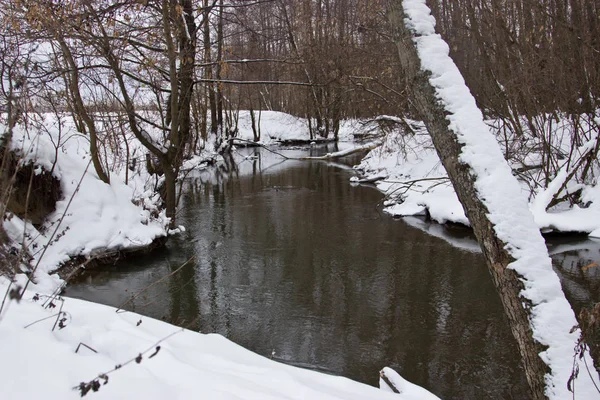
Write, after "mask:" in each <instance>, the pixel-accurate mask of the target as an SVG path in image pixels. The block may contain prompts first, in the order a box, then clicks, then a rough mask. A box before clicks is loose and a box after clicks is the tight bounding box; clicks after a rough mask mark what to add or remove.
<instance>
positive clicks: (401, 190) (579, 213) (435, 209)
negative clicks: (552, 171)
mask: <svg viewBox="0 0 600 400" xmlns="http://www.w3.org/2000/svg"><path fill="white" fill-rule="evenodd" d="M405 121H406V122H407V123H408V124H409V125H410V127H411V129H412V130H413V131H414V134H411V133H409V132H403V131H401V130H396V131H394V132H392V133H390V134H388V135H387V136H386V137H385V138H384V143H383V145H382V146H380V147H379V148H377V149H375V150H373V151H371V152H370V153H369V154H368V155H367V157H365V158H364V159H363V160H362V162H361V164H360V165H359V166H357V167H356V169H357V170H358V171H359V173H360V174H361V175H363V178H362V179H359V178H357V181H369V180H377V182H376V185H377V187H378V189H379V190H381V191H382V192H383V193H385V194H386V195H388V196H389V197H390V198H391V199H395V201H391V200H390V201H389V203H388V206H387V207H386V208H385V210H384V211H385V212H387V213H390V214H392V215H396V216H411V215H424V214H429V216H430V217H431V219H432V220H434V221H436V222H438V223H446V222H455V223H461V224H464V225H467V226H468V225H469V222H468V219H467V217H466V215H465V214H464V210H463V208H462V205H461V204H460V201H459V200H458V197H457V196H456V193H455V192H454V188H453V187H452V185H451V184H450V183H449V182H448V181H447V177H448V175H447V174H446V171H445V169H444V168H443V166H442V165H441V162H440V159H439V157H438V155H437V152H436V151H435V149H434V147H433V143H432V142H431V138H430V136H429V134H428V133H427V130H426V128H425V126H424V124H423V123H422V122H420V121H414V120H410V119H406V120H405ZM496 124H497V123H496V121H488V122H487V124H486V127H487V130H488V131H490V132H491V133H493V134H496V133H497V131H496V128H495V126H496ZM557 125H558V126H559V128H557V129H559V130H560V131H570V130H571V129H573V127H572V126H570V124H569V121H567V119H566V118H563V119H562V120H561V122H560V124H557ZM560 131H557V132H556V133H555V134H553V136H558V135H559V133H560ZM567 136H568V135H565V137H564V138H563V139H562V141H563V142H569V143H565V144H564V145H563V147H562V151H563V152H564V153H567V154H568V153H569V152H570V146H571V145H570V140H567V139H568V138H567ZM498 140H500V139H498ZM595 140H596V137H595V136H592V138H591V139H590V140H589V141H587V142H586V143H585V144H584V145H582V146H580V147H579V148H575V149H574V155H576V156H577V157H575V158H576V159H579V158H581V157H582V156H584V155H585V154H586V152H587V149H589V146H590V144H592V143H594V142H595ZM538 157H540V156H539V154H536V153H533V152H530V153H529V154H528V155H527V158H528V160H527V161H525V160H523V161H524V163H525V164H526V165H532V164H538V163H539V162H540V160H539V159H538ZM519 166H522V164H521V162H519V163H516V164H515V165H514V166H513V167H514V168H518V167H519ZM570 172H571V171H570V170H568V169H567V162H566V161H565V162H564V165H563V166H562V167H561V168H560V169H559V172H558V174H557V176H556V177H555V178H554V179H553V180H552V181H551V182H550V183H549V185H548V187H546V188H545V189H538V190H537V191H536V192H535V193H534V195H533V196H531V199H530V205H529V207H530V210H531V212H532V213H533V216H534V220H535V223H536V225H537V226H538V228H539V229H540V230H541V231H543V232H547V231H560V232H583V233H588V234H590V236H593V235H592V232H595V235H596V236H598V235H599V234H600V187H599V186H598V185H579V184H576V183H574V182H569V183H568V184H567V185H566V190H567V191H568V192H570V193H572V192H574V191H576V190H578V189H581V190H582V196H581V200H582V202H583V203H584V204H586V203H587V204H588V206H587V207H586V208H582V207H578V206H576V205H575V206H572V207H570V208H565V207H562V206H559V207H553V208H551V209H549V210H546V206H547V205H548V204H549V203H550V201H551V199H552V196H553V195H554V193H555V192H556V191H557V190H558V189H560V186H561V185H562V183H563V182H564V180H565V179H566V178H567V175H569V173H570ZM598 172H599V171H596V172H595V173H598ZM376 178H379V179H376ZM437 178H439V179H437ZM444 180H445V181H444ZM541 181H543V177H539V179H537V180H536V181H535V182H534V185H538V184H541V183H542V182H541ZM520 183H521V187H522V191H524V192H525V193H528V192H529V185H530V184H531V182H525V181H520ZM408 185H410V188H409V189H408V188H407V186H408ZM561 193H564V192H561Z"/></svg>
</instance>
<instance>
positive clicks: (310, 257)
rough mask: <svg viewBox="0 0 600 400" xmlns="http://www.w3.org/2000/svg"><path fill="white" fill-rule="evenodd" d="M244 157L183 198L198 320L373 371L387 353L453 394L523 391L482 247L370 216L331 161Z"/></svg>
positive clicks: (351, 372)
mask: <svg viewBox="0 0 600 400" xmlns="http://www.w3.org/2000/svg"><path fill="white" fill-rule="evenodd" d="M262 161H264V160H262ZM251 162H252V163H253V164H248V165H249V166H251V169H250V171H251V172H250V173H249V174H240V177H239V178H238V179H229V176H228V175H225V174H224V173H222V175H221V177H216V178H214V177H213V178H212V179H211V180H204V182H205V183H204V184H203V186H201V187H199V188H198V190H199V191H198V192H195V194H194V200H192V199H186V201H191V202H190V203H189V204H186V208H187V207H189V208H191V209H195V210H196V211H195V212H194V213H191V214H190V215H189V218H192V219H193V220H191V221H189V222H188V221H185V222H184V223H185V224H186V225H188V226H189V229H188V232H190V231H194V232H197V234H198V235H199V237H198V238H197V241H196V243H195V247H196V254H198V257H199V261H198V268H197V270H196V273H197V282H198V283H199V285H198V295H197V296H198V299H199V302H200V306H199V309H200V313H201V314H202V320H203V322H202V324H201V325H202V326H201V329H202V331H204V332H218V333H221V334H224V335H226V336H228V337H229V338H231V339H232V340H234V341H236V342H238V343H240V344H242V345H243V346H245V347H248V348H250V349H252V350H254V351H257V352H258V353H260V354H263V355H266V356H270V355H271V352H272V351H273V350H274V351H275V356H274V358H275V359H277V360H280V361H284V362H287V363H291V364H295V365H301V366H308V367H311V368H315V369H320V370H324V371H328V372H334V373H337V374H343V375H346V376H349V377H352V378H355V379H359V380H361V381H366V382H370V383H372V384H375V383H376V380H377V371H378V370H379V369H380V368H381V367H383V366H384V365H391V366H392V367H396V368H397V369H399V370H400V371H401V372H402V373H403V374H404V375H405V376H406V377H407V378H408V379H411V380H413V381H415V382H418V383H419V384H423V385H425V386H427V387H429V388H433V390H434V391H436V392H437V393H439V394H442V395H444V394H447V395H448V396H451V397H464V398H468V397H471V398H473V397H478V396H479V397H481V395H483V396H484V397H485V395H487V394H488V393H487V392H488V391H489V392H490V393H489V397H491V398H507V397H510V396H511V393H512V395H513V396H515V395H516V396H517V397H519V394H524V393H525V392H524V391H523V390H526V386H525V383H524V381H523V380H522V375H521V374H520V373H519V372H518V371H519V361H518V360H519V359H518V355H517V354H516V348H515V346H514V345H513V343H512V342H511V339H510V332H509V331H508V328H507V327H506V324H505V322H504V317H503V314H502V310H501V308H500V305H499V302H498V300H497V296H496V295H495V292H494V291H493V287H492V286H491V284H490V282H489V277H488V274H487V270H486V269H485V268H483V267H481V268H478V267H473V266H474V265H479V264H481V265H483V264H482V263H481V260H480V256H479V255H477V254H471V253H466V252H461V251H458V250H456V249H452V248H451V247H449V246H447V245H445V244H444V243H443V242H440V241H439V240H437V239H435V238H432V237H430V236H429V235H425V234H424V233H422V232H420V231H418V230H414V229H409V228H407V227H406V226H405V225H404V224H403V223H402V222H398V221H395V222H394V221H391V220H390V219H388V218H387V217H383V218H381V217H380V215H379V214H378V213H377V212H376V211H375V210H374V209H373V208H372V207H371V205H373V204H376V203H377V201H378V199H379V198H380V195H379V193H377V192H376V191H374V190H368V189H367V190H365V189H359V190H356V188H352V187H350V185H348V182H347V179H348V177H347V176H345V175H344V176H343V178H342V179H340V175H339V174H340V170H339V169H338V168H335V167H333V166H331V165H330V164H327V163H322V162H317V163H314V162H313V163H308V164H306V163H295V164H292V166H289V167H288V168H287V169H286V170H285V171H284V172H283V171H281V170H278V169H277V168H271V169H269V167H270V166H271V165H276V164H275V163H272V164H268V163H267V165H266V168H264V169H263V173H262V174H254V172H256V171H259V170H260V168H259V167H257V166H256V165H257V163H258V162H261V159H257V160H251ZM244 164H246V162H244V163H243V164H240V166H239V168H240V169H244V168H247V167H245V166H244ZM186 218H188V217H186ZM474 288H475V289H474ZM465 321H468V323H465ZM482 382H483V383H482ZM446 397H447V396H446Z"/></svg>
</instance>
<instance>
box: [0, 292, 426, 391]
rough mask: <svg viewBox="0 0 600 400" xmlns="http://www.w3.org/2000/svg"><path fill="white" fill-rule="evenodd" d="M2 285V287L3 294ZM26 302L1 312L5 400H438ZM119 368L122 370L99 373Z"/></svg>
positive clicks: (67, 306) (72, 308) (93, 307)
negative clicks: (83, 399) (82, 397)
mask: <svg viewBox="0 0 600 400" xmlns="http://www.w3.org/2000/svg"><path fill="white" fill-rule="evenodd" d="M6 288H7V285H6V282H5V281H2V282H0V290H1V291H2V293H5V291H6ZM34 296H35V292H34V291H29V292H28V293H27V294H26V295H25V296H24V299H23V300H22V301H21V302H20V303H16V302H14V301H9V302H8V303H7V304H6V305H5V309H4V311H3V312H2V316H1V317H2V319H1V320H0V354H2V361H1V362H0V387H1V388H2V389H1V392H2V397H3V398H5V399H17V398H21V399H35V398H44V399H61V400H62V399H71V398H72V399H76V398H79V397H80V392H81V389H80V388H79V385H80V383H82V382H83V383H84V386H83V387H84V388H85V387H86V383H90V382H92V383H91V384H89V386H90V388H91V386H93V385H94V384H93V381H94V380H97V381H98V383H99V384H100V386H99V387H98V388H99V390H98V392H97V393H92V392H90V393H88V394H87V396H88V397H91V398H98V399H131V398H143V399H148V400H149V399H167V398H168V399H192V398H198V397H200V398H206V399H257V400H258V399H260V400H265V399H324V400H325V399H382V400H383V399H400V400H402V399H404V400H418V399H421V400H427V399H432V400H433V399H437V397H436V396H433V395H432V394H430V393H429V392H427V391H426V390H424V389H422V388H420V387H418V386H415V385H412V384H410V383H408V382H406V381H403V380H402V379H401V378H398V377H393V374H391V373H388V376H390V375H391V376H390V377H391V379H394V378H395V379H396V381H397V382H398V384H399V387H400V388H402V389H403V393H402V394H401V395H397V394H394V393H389V392H387V391H384V390H379V389H377V388H374V387H371V386H367V385H364V384H360V383H358V382H354V381H351V380H349V379H346V378H342V377H335V376H330V375H326V374H322V373H317V372H313V371H308V370H304V369H301V368H296V367H291V366H287V365H284V364H280V363H277V362H275V361H271V360H269V359H266V358H264V357H262V356H259V355H257V354H254V353H252V352H250V351H248V350H245V349H243V348H242V347H240V346H238V345H236V344H234V343H233V342H230V341H229V340H227V339H225V338H224V337H222V336H220V335H215V334H209V335H204V334H200V333H197V332H192V331H189V330H185V329H182V328H178V327H175V326H173V325H170V324H167V323H164V322H161V321H157V320H154V319H151V318H147V317H143V316H140V315H138V314H135V313H130V312H124V313H117V312H115V309H114V308H112V307H107V306H103V305H98V304H93V303H89V302H85V301H81V300H75V299H59V298H57V299H54V300H53V301H52V302H53V304H54V306H53V307H51V308H48V307H43V304H44V303H46V305H48V304H49V302H48V301H47V300H48V299H47V297H45V296H39V299H38V300H37V301H35V300H34ZM36 298H37V297H36ZM63 318H64V320H63ZM61 321H62V322H61ZM53 327H54V329H53ZM158 347H160V349H158ZM157 349H158V353H157V354H155V356H153V357H151V355H152V354H153V353H155V352H156V351H157ZM140 354H141V358H139V359H138V360H139V361H140V362H137V361H136V360H135V359H136V358H137V357H138V355H140ZM130 360H131V362H130V363H129V364H127V365H126V364H125V363H126V362H127V361H130ZM117 365H122V367H121V368H118V369H116V370H114V371H113V372H110V373H107V372H108V371H112V370H113V369H114V368H115V366H117ZM377 373H378V371H373V374H377ZM102 374H106V377H107V378H108V381H106V380H105V379H104V376H101V377H99V375H102ZM104 382H107V383H106V384H104Z"/></svg>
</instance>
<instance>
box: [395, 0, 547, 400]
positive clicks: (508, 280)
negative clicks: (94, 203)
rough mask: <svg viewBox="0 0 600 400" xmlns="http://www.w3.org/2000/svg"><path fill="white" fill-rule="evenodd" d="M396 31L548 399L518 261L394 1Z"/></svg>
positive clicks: (415, 88)
mask: <svg viewBox="0 0 600 400" xmlns="http://www.w3.org/2000/svg"><path fill="white" fill-rule="evenodd" d="M389 18H390V21H391V23H392V24H393V25H394V27H395V31H394V37H395V43H396V45H397V48H398V56H399V61H400V64H401V67H402V69H403V73H404V75H405V79H406V86H407V89H408V91H409V95H410V96H409V98H411V101H412V104H413V105H414V107H415V108H416V110H417V112H418V113H419V115H420V117H421V118H422V119H423V121H424V122H425V125H426V127H427V130H428V131H429V133H430V135H431V138H432V141H433V144H434V146H435V148H436V150H437V152H438V155H439V157H440V160H441V161H442V163H443V165H444V167H445V168H446V171H447V173H448V176H449V177H450V180H451V181H452V184H453V186H454V189H455V191H456V194H457V195H458V198H459V200H460V202H461V203H462V206H463V208H464V210H465V214H466V215H467V217H468V218H469V221H470V223H471V225H472V227H473V231H474V233H475V236H476V237H477V241H478V242H479V244H480V246H481V248H482V250H483V254H484V257H485V259H486V263H487V266H488V269H489V271H490V274H491V276H492V280H493V283H494V286H495V287H496V289H497V291H498V294H499V295H500V299H501V301H502V304H503V307H504V311H505V313H506V316H507V318H508V322H509V324H510V328H511V331H512V334H513V336H514V337H515V339H516V342H517V345H518V348H519V352H520V354H521V357H522V361H523V366H524V369H525V374H526V377H527V381H528V383H529V387H530V389H531V394H532V398H533V399H536V400H538V399H545V398H546V396H545V393H544V391H545V380H544V375H545V374H546V372H548V367H547V366H546V364H545V363H544V362H543V361H542V360H541V358H540V357H539V353H540V352H541V351H543V348H542V346H541V345H540V344H539V343H538V342H536V341H535V340H534V338H533V332H532V329H531V326H530V324H529V316H528V311H527V310H526V308H525V307H524V306H523V302H524V299H523V298H522V297H521V296H520V292H521V290H522V289H523V284H522V283H521V281H520V280H519V277H518V276H517V274H516V273H515V272H514V271H513V270H510V269H507V266H508V264H510V263H511V262H513V261H514V259H513V258H512V256H511V255H510V254H509V253H508V252H507V250H506V249H505V245H506V243H503V242H502V241H501V240H500V239H498V237H497V236H496V233H495V231H494V225H493V224H492V223H491V222H490V220H489V219H488V216H487V214H488V210H487V207H486V205H485V203H484V202H483V201H482V199H481V198H480V196H479V194H478V192H477V191H476V189H475V175H474V173H473V171H472V169H471V168H470V166H469V165H466V164H464V163H461V162H460V161H459V156H460V154H461V148H462V146H461V144H460V143H459V142H458V140H457V136H456V133H455V132H453V131H452V130H451V129H449V121H448V120H447V119H446V115H447V114H448V111H447V110H445V108H444V106H443V104H441V103H440V102H439V101H438V99H437V97H436V93H435V88H434V87H433V86H432V85H431V83H430V82H429V74H428V73H426V72H425V71H423V70H422V69H421V63H420V59H419V56H418V53H417V49H416V47H415V44H414V42H413V38H412V34H411V32H410V31H409V30H408V29H407V28H406V26H405V24H404V9H403V7H402V1H401V0H393V1H392V7H391V11H390V14H389Z"/></svg>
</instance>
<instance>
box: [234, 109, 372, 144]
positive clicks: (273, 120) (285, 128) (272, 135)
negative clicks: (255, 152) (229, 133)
mask: <svg viewBox="0 0 600 400" xmlns="http://www.w3.org/2000/svg"><path fill="white" fill-rule="evenodd" d="M254 114H255V118H256V122H257V123H258V122H259V116H260V141H259V143H260V144H263V145H271V144H276V143H278V142H281V141H285V140H305V141H310V134H309V129H308V121H307V120H306V118H297V117H294V116H292V115H289V114H285V113H282V112H277V111H261V112H260V115H259V112H258V111H255V112H254ZM361 130H362V124H361V123H360V121H357V120H345V121H342V122H340V131H339V133H338V136H339V139H340V140H343V141H347V140H351V137H352V134H353V133H356V132H358V131H361ZM236 137H238V138H240V139H244V140H249V141H254V133H253V131H252V119H251V118H250V112H249V111H240V113H239V119H238V133H237V136H236Z"/></svg>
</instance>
